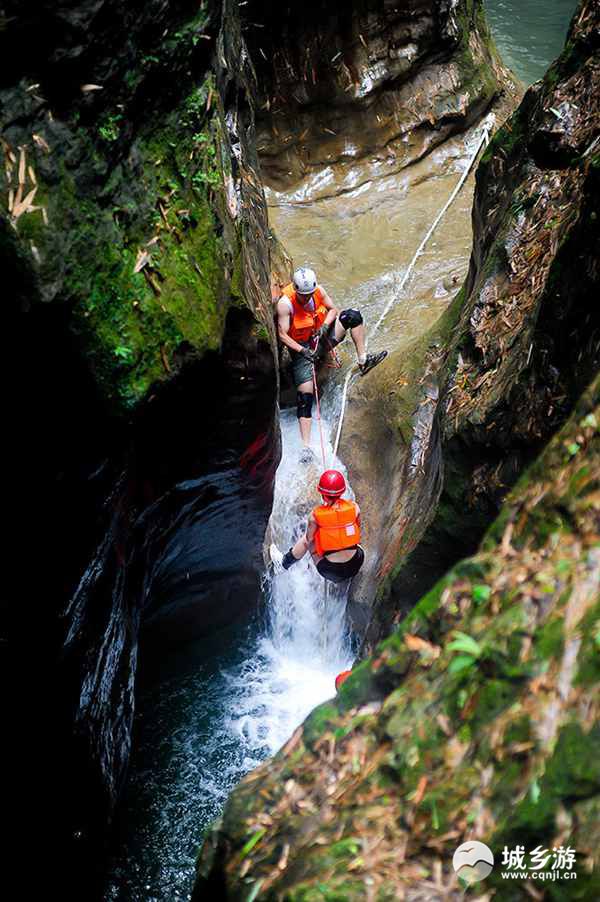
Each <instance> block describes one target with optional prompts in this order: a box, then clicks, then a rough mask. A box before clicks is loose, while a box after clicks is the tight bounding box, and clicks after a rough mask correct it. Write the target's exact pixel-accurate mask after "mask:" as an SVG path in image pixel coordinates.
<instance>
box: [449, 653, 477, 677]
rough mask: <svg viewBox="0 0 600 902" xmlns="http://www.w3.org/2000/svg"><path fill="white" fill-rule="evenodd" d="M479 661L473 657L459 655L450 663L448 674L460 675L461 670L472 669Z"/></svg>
mask: <svg viewBox="0 0 600 902" xmlns="http://www.w3.org/2000/svg"><path fill="white" fill-rule="evenodd" d="M476 660H477V659H476V658H473V657H472V656H471V655H458V656H457V657H456V658H454V659H453V660H452V661H451V662H450V666H449V667H448V673H452V674H454V673H460V672H461V670H466V669H467V668H468V667H472V666H473V664H475V661H476Z"/></svg>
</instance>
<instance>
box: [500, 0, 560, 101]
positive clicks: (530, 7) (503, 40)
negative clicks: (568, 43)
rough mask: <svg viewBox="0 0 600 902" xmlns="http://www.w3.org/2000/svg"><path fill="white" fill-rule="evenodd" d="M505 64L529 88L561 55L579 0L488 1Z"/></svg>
mask: <svg viewBox="0 0 600 902" xmlns="http://www.w3.org/2000/svg"><path fill="white" fill-rule="evenodd" d="M484 5H485V8H486V12H487V17H488V21H489V23H490V26H491V29H492V33H493V35H494V39H495V41H496V45H497V47H498V50H499V51H500V53H501V55H502V58H503V60H504V62H505V63H506V64H507V65H508V66H510V68H511V69H512V70H513V72H514V73H515V74H516V75H518V76H519V78H520V79H521V81H523V82H524V83H525V84H526V85H530V84H532V82H534V81H537V80H538V79H539V78H542V76H543V75H544V73H545V72H546V69H547V68H548V66H549V65H550V63H551V62H552V61H553V60H554V59H556V57H557V56H558V55H559V53H560V52H561V50H562V48H563V45H564V42H565V36H566V34H567V29H568V27H569V22H570V21H571V18H572V16H573V13H574V11H575V8H576V6H577V0H484Z"/></svg>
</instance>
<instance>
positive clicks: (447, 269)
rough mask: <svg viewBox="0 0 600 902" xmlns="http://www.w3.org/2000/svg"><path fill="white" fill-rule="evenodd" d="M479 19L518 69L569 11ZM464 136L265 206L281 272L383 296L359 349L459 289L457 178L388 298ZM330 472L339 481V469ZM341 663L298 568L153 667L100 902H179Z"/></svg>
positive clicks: (329, 402) (451, 177) (332, 605)
mask: <svg viewBox="0 0 600 902" xmlns="http://www.w3.org/2000/svg"><path fill="white" fill-rule="evenodd" d="M486 6H487V7H488V11H489V13H490V18H491V21H492V26H493V27H494V31H495V36H496V39H497V40H498V43H499V45H500V46H501V48H502V50H503V51H505V52H506V50H507V47H508V48H509V50H508V53H507V57H508V61H509V62H514V60H517V62H518V60H519V53H518V52H517V50H518V47H519V46H521V43H523V44H524V45H525V46H526V47H530V46H531V41H532V40H533V39H534V37H535V35H537V34H538V32H544V25H545V23H547V25H548V27H547V29H546V37H547V38H548V40H547V42H546V44H545V45H544V47H545V49H544V47H542V44H543V42H542V44H539V42H538V44H539V47H542V49H538V50H536V53H537V54H539V60H541V64H542V65H543V66H544V67H545V66H546V65H547V64H548V62H549V61H550V60H551V58H552V57H553V56H554V55H556V53H557V52H558V51H559V50H560V43H561V41H562V39H563V36H564V32H565V31H566V27H567V23H568V18H569V15H570V13H571V12H572V9H573V6H574V2H573V0H554V3H553V2H552V0H550V7H551V10H550V13H548V4H547V3H546V2H544V3H542V2H539V3H537V5H536V2H531V3H528V4H525V3H523V2H522V0H486ZM524 6H527V7H528V8H529V7H531V8H533V7H535V8H536V10H537V18H536V20H535V24H534V25H533V24H532V23H531V21H530V19H527V22H526V24H525V25H524V26H523V29H522V30H521V31H519V30H518V29H517V30H516V31H515V28H514V23H515V21H518V17H517V20H515V19H514V17H513V18H511V16H513V13H514V14H515V15H516V13H518V12H519V11H520V10H521V9H522V7H524ZM515 11H516V12H515ZM557 22H558V23H559V25H557ZM532 28H534V29H535V34H532V33H531V29H532ZM536 40H537V38H536ZM538 44H536V47H538ZM511 48H512V50H511ZM529 62H531V60H529ZM537 62H538V57H537V56H536V58H535V63H536V65H537ZM515 69H516V71H517V74H518V75H520V77H521V78H522V79H523V80H524V81H527V82H529V81H532V80H533V79H534V78H536V77H539V74H540V73H538V72H537V71H536V72H534V71H533V70H534V69H535V66H534V67H533V68H532V67H531V66H529V68H527V67H526V66H525V67H524V66H519V65H515ZM478 135H479V129H474V130H473V131H472V132H471V133H469V134H468V135H466V136H461V137H459V138H455V139H453V140H451V141H448V142H446V143H445V145H444V146H443V148H440V149H438V150H436V151H434V152H433V153H432V154H430V155H429V156H428V157H427V158H426V160H424V161H422V162H420V163H419V164H417V165H415V166H413V167H410V169H409V170H408V171H404V172H401V173H400V174H396V175H390V176H389V177H387V178H385V177H384V178H380V179H377V180H376V181H369V180H368V178H366V176H365V174H364V171H363V169H362V168H361V163H360V162H358V163H357V165H356V172H355V174H354V184H355V188H354V190H351V191H350V192H349V193H344V194H343V195H336V194H335V191H333V193H332V196H330V197H326V198H323V197H322V196H321V199H318V200H316V199H315V195H316V194H318V189H319V187H320V186H319V185H311V184H305V185H303V186H301V187H300V188H299V189H297V190H296V191H293V192H289V193H288V194H275V193H272V192H271V193H269V194H268V201H269V205H270V215H271V221H272V225H273V227H274V229H275V231H276V232H277V233H278V235H279V237H280V238H281V239H282V241H283V243H284V245H285V246H286V247H287V249H288V251H289V252H290V253H291V254H292V256H293V257H294V259H295V261H296V263H308V264H310V265H312V266H313V267H314V268H315V269H316V270H317V273H318V275H319V278H320V280H321V281H322V282H323V284H324V285H325V287H326V288H327V289H328V291H329V292H330V294H331V295H332V297H333V298H334V299H335V300H336V301H337V302H338V305H339V306H341V307H343V306H353V307H360V309H361V310H362V312H363V315H364V316H365V318H366V321H367V325H368V323H369V322H370V323H373V322H374V321H375V320H376V319H377V317H378V315H379V313H380V311H381V310H383V308H384V307H385V305H386V304H387V302H388V300H389V298H390V297H394V299H395V304H394V306H393V308H392V310H391V311H390V314H389V316H388V317H386V319H385V321H384V323H383V325H382V329H381V332H380V333H379V334H378V335H377V336H376V337H375V339H374V341H373V343H372V347H373V348H378V347H380V346H381V347H383V346H386V347H388V348H392V347H401V346H403V345H404V344H405V343H406V342H408V341H410V340H411V339H412V338H413V337H414V336H415V335H418V334H420V333H422V332H423V331H425V330H426V329H427V328H428V326H429V325H430V324H431V323H432V322H434V321H435V319H437V317H438V316H439V315H440V313H441V312H442V311H443V309H444V308H445V307H446V306H447V305H448V304H449V303H450V301H451V299H452V297H453V295H454V293H455V292H456V290H457V289H458V287H460V284H461V283H462V280H463V278H464V275H465V273H466V269H467V265H468V256H469V252H470V244H471V226H470V211H471V205H472V192H473V178H472V176H471V177H470V178H469V179H468V180H467V182H466V184H465V186H464V188H463V190H462V191H461V193H460V194H459V196H458V198H457V199H456V201H455V203H454V204H453V205H452V207H451V209H450V210H449V212H448V215H447V216H446V217H445V218H444V220H443V221H442V223H441V225H440V227H439V229H438V230H437V231H436V233H435V234H434V236H433V239H432V241H431V242H430V244H429V245H428V246H427V248H426V252H425V254H424V255H423V256H422V257H421V258H420V259H419V262H418V264H417V267H416V271H415V273H414V275H413V276H412V278H411V279H410V281H409V283H408V285H407V286H406V288H405V290H404V292H403V293H402V294H401V295H399V294H398V284H399V282H400V279H401V278H402V275H403V273H404V268H405V267H406V265H407V264H408V261H409V260H410V259H411V257H412V255H413V253H414V252H415V250H416V248H417V247H418V245H419V243H420V241H421V239H422V238H423V236H424V234H425V233H426V231H427V229H428V228H429V225H430V224H431V222H432V221H433V219H434V218H435V216H436V214H437V212H438V211H439V209H440V208H441V207H442V205H443V204H444V202H445V200H446V199H447V197H448V196H449V195H450V193H451V191H452V189H453V188H454V185H455V184H456V182H457V180H458V178H459V176H460V173H461V171H462V169H463V167H464V166H465V164H466V161H467V159H468V158H469V155H470V152H471V149H472V147H473V146H474V144H475V143H476V141H477V138H478ZM330 175H331V174H329V175H328V176H327V177H328V178H329V177H330ZM333 181H335V174H333ZM345 344H346V345H347V346H348V347H344V346H342V359H343V361H344V364H345V366H347V365H348V364H349V362H353V357H354V355H353V350H352V348H351V347H350V342H349V340H347V341H346V343H345ZM344 372H345V370H344V371H342V373H341V374H334V376H333V378H332V379H330V380H329V383H328V387H327V391H326V393H325V397H324V399H323V419H324V432H325V437H326V457H327V461H326V462H327V465H328V466H331V465H332V464H333V463H334V461H333V458H332V449H331V437H332V435H333V434H334V432H335V427H336V425H337V416H338V409H339V404H340V396H341V382H342V378H343V374H344ZM281 426H282V436H283V458H282V461H281V464H280V467H279V469H278V471H277V478H276V485H275V499H274V507H273V513H272V517H271V522H270V527H269V530H268V534H267V537H266V541H267V542H270V541H271V540H274V541H275V542H276V543H277V544H278V545H279V547H280V548H282V549H283V550H287V548H289V547H290V545H291V544H292V543H293V542H294V541H295V539H296V538H297V537H298V535H299V534H300V531H301V530H302V529H303V527H304V525H305V523H306V517H307V514H308V512H309V510H310V509H311V508H312V506H314V504H315V503H317V502H318V496H317V494H316V491H315V483H316V481H317V479H318V475H319V472H320V469H321V462H320V444H319V437H318V432H317V428H316V421H315V422H314V429H313V436H312V441H313V448H314V450H315V454H316V457H317V460H316V463H315V464H314V465H309V466H306V465H300V464H299V462H298V456H299V452H300V442H299V436H298V427H297V421H296V417H295V412H294V411H283V412H282V418H281ZM342 448H343V444H342ZM335 465H336V466H337V467H339V468H340V469H342V470H343V471H344V472H345V468H344V465H343V463H342V462H341V461H335ZM358 500H359V502H360V499H358ZM326 591H327V594H326ZM352 659H353V643H352V636H351V635H350V634H349V633H348V630H347V626H346V622H345V595H344V591H343V590H339V589H336V588H332V587H329V588H328V589H327V590H326V589H325V584H324V582H323V580H321V578H320V577H319V576H318V574H317V573H316V571H315V569H314V567H313V565H312V563H311V562H310V561H309V560H304V561H302V562H301V563H299V564H297V565H295V566H294V567H293V568H292V569H291V570H290V571H289V572H288V573H286V574H281V575H278V576H276V577H275V578H271V577H270V576H268V575H267V574H265V580H264V604H263V609H262V612H261V614H260V615H259V616H257V617H255V618H254V619H253V620H252V621H251V622H250V623H249V624H248V623H246V624H243V625H236V626H234V627H232V628H231V629H229V630H224V631H221V632H220V633H219V634H217V635H216V636H211V637H210V638H209V639H206V640H203V641H196V642H194V643H193V644H191V645H190V646H189V647H177V648H176V649H175V650H174V651H172V652H170V653H169V654H167V655H165V657H164V658H163V659H162V660H161V662H160V677H157V676H156V675H155V677H154V679H153V681H152V682H150V683H149V684H147V685H146V686H145V687H142V689H141V692H140V697H139V702H138V713H137V715H136V732H135V738H136V743H135V745H136V751H135V754H134V757H133V760H132V768H131V779H130V784H129V787H128V791H127V796H126V800H125V804H124V808H123V812H122V817H121V834H122V835H121V836H120V837H119V842H118V852H117V853H116V854H115V857H114V860H113V863H112V868H111V874H110V879H109V883H108V886H107V890H106V895H105V898H106V900H112V902H116V900H119V902H170V900H174V899H189V894H190V891H191V886H192V883H193V875H194V861H195V856H196V854H197V850H198V846H199V844H200V842H201V839H202V834H203V832H204V831H205V829H206V828H207V826H208V825H209V824H210V822H211V821H212V820H214V818H215V817H217V816H218V815H219V813H220V812H221V810H222V808H223V806H224V804H225V801H226V799H227V795H228V794H229V792H230V791H231V789H232V788H233V787H234V786H235V785H236V784H237V783H238V782H239V781H240V779H241V778H242V776H243V775H244V774H245V773H247V772H248V771H249V770H251V769H252V768H253V767H255V766H256V765H257V764H258V763H260V761H262V760H264V759H265V758H266V757H268V756H269V755H272V754H274V753H275V752H276V751H277V750H278V749H279V748H280V747H281V745H282V744H283V743H284V742H285V741H286V740H287V739H288V738H289V736H290V734H291V733H292V732H293V730H294V729H295V727H296V726H297V725H298V724H300V723H301V722H302V721H303V720H304V718H305V717H306V716H307V715H308V713H309V712H310V711H311V710H312V709H313V708H314V707H315V706H316V705H318V704H319V703H320V702H322V701H324V700H326V699H327V698H330V697H331V696H332V695H334V691H335V690H334V679H335V676H336V674H337V673H339V672H340V671H341V670H344V669H346V668H348V667H349V666H350V664H351V662H352Z"/></svg>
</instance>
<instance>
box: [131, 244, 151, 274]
mask: <svg viewBox="0 0 600 902" xmlns="http://www.w3.org/2000/svg"><path fill="white" fill-rule="evenodd" d="M151 259H152V257H151V256H150V254H149V253H148V251H144V250H141V249H140V250H139V251H138V255H137V259H136V261H135V266H134V267H133V271H134V273H136V272H140V270H142V269H143V268H144V266H146V265H147V264H148V263H149V262H150V260H151Z"/></svg>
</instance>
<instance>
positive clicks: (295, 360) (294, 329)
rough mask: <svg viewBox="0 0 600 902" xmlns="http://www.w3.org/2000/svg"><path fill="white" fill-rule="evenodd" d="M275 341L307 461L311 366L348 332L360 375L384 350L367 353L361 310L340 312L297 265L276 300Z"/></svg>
mask: <svg viewBox="0 0 600 902" xmlns="http://www.w3.org/2000/svg"><path fill="white" fill-rule="evenodd" d="M277 329H278V333H279V338H280V339H281V341H282V342H283V344H284V345H286V347H287V348H289V351H290V356H291V358H292V372H293V377H294V385H295V386H296V392H297V395H296V402H297V415H298V423H299V426H300V435H301V436H302V441H303V443H304V452H303V457H302V459H303V460H305V461H309V460H310V459H311V457H312V452H311V449H310V433H311V423H312V405H313V395H314V384H313V367H314V364H315V363H316V362H317V360H318V357H319V355H320V354H321V353H323V352H325V353H326V352H327V351H329V350H332V349H333V348H334V347H335V346H336V345H338V344H339V343H340V342H341V341H343V340H344V338H345V337H346V333H347V332H348V331H349V332H350V336H351V338H352V341H353V342H354V347H355V348H356V356H357V361H358V368H359V370H360V375H361V376H365V375H366V374H367V373H368V372H369V371H370V370H372V369H373V367H374V366H377V364H378V363H381V361H382V360H383V359H384V358H385V357H386V356H387V351H380V353H379V354H367V352H366V346H365V326H364V323H363V318H362V315H361V313H360V310H353V309H347V310H338V309H337V307H336V306H335V305H334V303H333V301H332V300H331V298H330V297H329V295H328V294H327V292H326V291H325V289H324V288H323V286H322V285H319V284H318V283H317V277H316V275H315V272H314V270H312V269H310V268H309V267H308V266H301V267H300V268H299V269H297V270H296V271H295V273H294V275H293V279H292V281H291V282H290V284H289V285H286V287H285V288H284V289H283V291H282V293H281V296H280V298H279V300H278V302H277Z"/></svg>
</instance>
